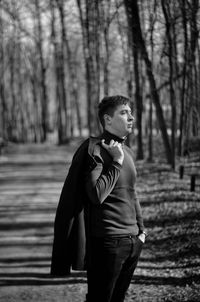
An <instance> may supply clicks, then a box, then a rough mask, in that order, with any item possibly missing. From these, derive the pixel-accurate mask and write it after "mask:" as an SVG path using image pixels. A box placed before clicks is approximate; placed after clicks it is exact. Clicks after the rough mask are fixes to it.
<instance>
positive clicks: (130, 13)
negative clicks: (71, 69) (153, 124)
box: [124, 0, 173, 165]
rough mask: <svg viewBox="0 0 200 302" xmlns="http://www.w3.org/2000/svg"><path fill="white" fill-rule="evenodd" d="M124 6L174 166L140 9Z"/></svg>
mask: <svg viewBox="0 0 200 302" xmlns="http://www.w3.org/2000/svg"><path fill="white" fill-rule="evenodd" d="M124 4H125V7H126V12H127V18H128V24H129V27H130V30H131V31H132V38H133V43H135V45H136V47H137V48H138V49H139V50H140V52H141V56H142V58H143V60H144V62H145V65H146V70H147V76H148V79H149V84H150V91H151V95H152V100H153V102H154V105H155V108H156V114H157V118H158V122H159V127H160V130H161V134H162V138H163V143H164V146H165V152H166V158H167V161H168V163H169V164H171V165H173V154H172V150H171V146H170V143H169V138H168V134H167V129H166V124H165V120H164V116H163V111H162V107H161V105H160V99H159V95H158V92H157V87H156V82H155V78H154V75H153V72H152V65H151V61H150V59H149V57H148V53H147V49H146V45H145V42H144V40H143V37H142V31H141V27H140V17H139V9H138V3H137V0H124Z"/></svg>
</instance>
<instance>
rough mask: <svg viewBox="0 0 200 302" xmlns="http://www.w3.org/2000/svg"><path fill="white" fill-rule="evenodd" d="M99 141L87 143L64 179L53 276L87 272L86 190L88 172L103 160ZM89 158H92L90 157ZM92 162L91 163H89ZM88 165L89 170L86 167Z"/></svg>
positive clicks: (87, 141)
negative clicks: (85, 183) (97, 161)
mask: <svg viewBox="0 0 200 302" xmlns="http://www.w3.org/2000/svg"><path fill="white" fill-rule="evenodd" d="M99 141H100V139H99V138H90V139H87V140H86V141H85V142H84V143H83V144H82V145H81V146H80V147H79V148H78V150H77V151H76V153H75V154H74V157H73V159H72V163H71V166H70V168H69V172H68V175H67V177H66V179H65V182H64V185H63V188H62V192H61V195H60V200H59V203H58V207H57V211H56V217H55V222H54V241H53V250H52V260H51V274H52V275H55V276H64V275H68V274H69V273H70V270H71V268H72V269H74V270H84V269H85V260H86V236H87V232H88V229H87V226H86V224H87V223H86V214H85V213H86V210H85V209H86V207H87V205H88V199H87V195H86V192H85V188H84V179H85V171H86V169H87V170H88V171H89V170H90V169H93V168H94V167H95V166H96V160H95V157H96V156H98V153H99V156H100V152H99V151H98V150H99V148H98V147H97V146H98V145H97V144H98V142H99ZM88 155H89V156H88ZM88 158H89V161H88ZM86 165H87V167H86Z"/></svg>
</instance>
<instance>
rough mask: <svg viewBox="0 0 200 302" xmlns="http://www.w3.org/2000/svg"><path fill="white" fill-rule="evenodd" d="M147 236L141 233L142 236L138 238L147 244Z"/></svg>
mask: <svg viewBox="0 0 200 302" xmlns="http://www.w3.org/2000/svg"><path fill="white" fill-rule="evenodd" d="M145 237H146V236H145V234H143V233H141V234H140V235H138V238H139V239H140V240H141V241H142V242H143V243H145Z"/></svg>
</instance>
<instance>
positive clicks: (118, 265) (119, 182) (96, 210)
mask: <svg viewBox="0 0 200 302" xmlns="http://www.w3.org/2000/svg"><path fill="white" fill-rule="evenodd" d="M98 116H99V120H100V122H101V124H102V127H103V133H102V134H101V135H100V137H98V138H90V139H89V140H87V141H86V142H84V143H83V145H82V146H81V147H80V148H79V150H78V151H77V152H76V154H75V156H74V159H73V162H72V166H71V168H70V169H71V171H74V170H76V172H75V175H76V176H78V178H79V179H80V178H81V181H80V182H79V183H76V185H75V187H74V190H75V188H76V189H77V186H79V190H78V191H79V193H80V192H81V193H80V195H81V196H79V197H80V198H79V202H78V204H77V201H75V200H77V196H76V197H75V198H74V197H73V198H70V200H71V201H70V202H68V201H67V190H68V189H69V187H71V190H72V186H71V184H72V183H73V181H72V179H76V181H77V177H70V176H69V175H68V177H67V179H68V182H66V181H65V185H64V187H63V191H62V194H61V197H62V198H61V199H60V204H64V205H65V206H60V209H61V210H60V211H59V210H57V215H56V216H57V223H56V221H55V237H54V248H53V256H52V270H51V272H52V274H55V275H57V274H59V269H57V268H58V266H59V265H58V266H57V265H56V263H58V258H59V257H60V256H59V257H58V255H59V252H61V249H62V243H61V245H60V246H59V243H58V242H59V240H57V244H56V233H57V234H58V233H59V229H60V230H61V228H63V224H62V223H60V218H59V217H61V216H62V217H63V218H64V216H65V213H67V212H66V207H69V204H70V203H71V208H73V209H71V210H70V211H68V214H67V215H68V218H70V219H71V220H70V224H68V225H67V228H66V226H65V227H64V228H65V232H64V233H63V232H62V231H61V233H63V235H62V236H67V235H68V239H69V240H68V243H67V244H65V248H64V249H63V250H64V251H62V252H61V254H62V257H60V260H59V261H60V268H61V266H62V264H63V261H64V260H61V259H64V257H66V256H67V255H68V260H69V258H70V255H71V254H73V255H74V253H75V251H74V249H73V247H74V246H75V247H76V249H77V247H79V251H80V247H82V248H83V249H84V250H85V251H86V254H82V255H81V256H80V255H79V257H76V261H77V258H79V260H80V259H82V262H84V259H86V266H85V267H86V270H87V281H88V293H87V298H86V301H87V302H123V301H124V299H125V294H126V291H127V289H128V287H129V285H130V282H131V279H132V276H133V273H134V270H135V268H136V265H137V262H138V259H139V255H140V253H141V250H142V245H143V243H144V242H145V236H146V233H145V231H144V225H143V219H142V213H141V208H140V203H139V200H138V198H137V195H136V191H135V182H136V169H135V165H134V161H133V152H132V150H131V149H130V148H129V147H128V146H126V145H125V140H126V137H127V135H128V134H130V133H131V132H132V129H133V122H134V118H133V116H132V112H131V108H130V106H129V99H128V98H126V97H123V96H118V95H117V96H110V97H105V98H103V100H102V101H101V103H100V104H99V108H98ZM83 146H84V147H83ZM77 158H78V160H77V162H78V163H79V164H78V170H79V171H77V166H76V168H75V164H74V163H75V162H76V159H77ZM80 161H82V162H84V164H83V163H82V164H80ZM73 166H74V167H73ZM80 171H82V173H81V176H80ZM69 174H70V172H69ZM71 174H72V173H71ZM69 179H71V180H70V181H69ZM67 188H68V189H67ZM72 191H73V190H72ZM74 195H76V194H74V193H72V194H71V196H74ZM80 199H81V202H80ZM61 200H62V201H61ZM68 200H69V198H68ZM73 200H74V201H73ZM67 204H68V206H67ZM74 204H76V206H75V205H74ZM58 208H59V206H58ZM59 212H60V213H62V214H60V215H59ZM69 212H70V213H71V215H69ZM61 220H62V219H61ZM65 221H66V217H65ZM56 224H57V225H60V227H58V228H57V230H56ZM74 225H76V226H74ZM69 226H70V227H69ZM73 226H74V227H73ZM78 229H79V231H77V230H78ZM83 229H84V232H83ZM66 230H67V232H66ZM75 233H76V236H75ZM84 234H85V235H86V236H85V237H86V241H84V240H83V237H84ZM57 237H59V236H57ZM72 238H76V240H77V241H78V242H79V244H77V243H76V244H74V240H72ZM77 238H79V239H77ZM80 238H81V239H80ZM64 240H65V239H64ZM61 242H63V241H62V239H61ZM72 242H73V244H71V243H72ZM70 249H71V251H72V250H73V252H71V253H70V252H69V250H70ZM56 250H57V252H56ZM77 255H78V254H77ZM85 255H86V257H85ZM72 258H73V257H72V256H71V258H70V261H68V264H69V263H70V264H72V267H73V259H72ZM83 258H84V259H83ZM56 259H57V262H56ZM70 264H69V265H68V268H70ZM56 267H57V268H56ZM77 267H78V266H77ZM79 268H80V266H79Z"/></svg>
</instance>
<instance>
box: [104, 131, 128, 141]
mask: <svg viewBox="0 0 200 302" xmlns="http://www.w3.org/2000/svg"><path fill="white" fill-rule="evenodd" d="M101 139H105V143H106V144H109V143H110V141H111V140H112V139H113V140H114V141H117V142H118V143H121V144H123V143H124V142H125V140H126V137H125V138H121V137H118V136H117V135H115V134H112V133H110V132H108V131H107V130H104V132H103V133H102V135H101Z"/></svg>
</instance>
